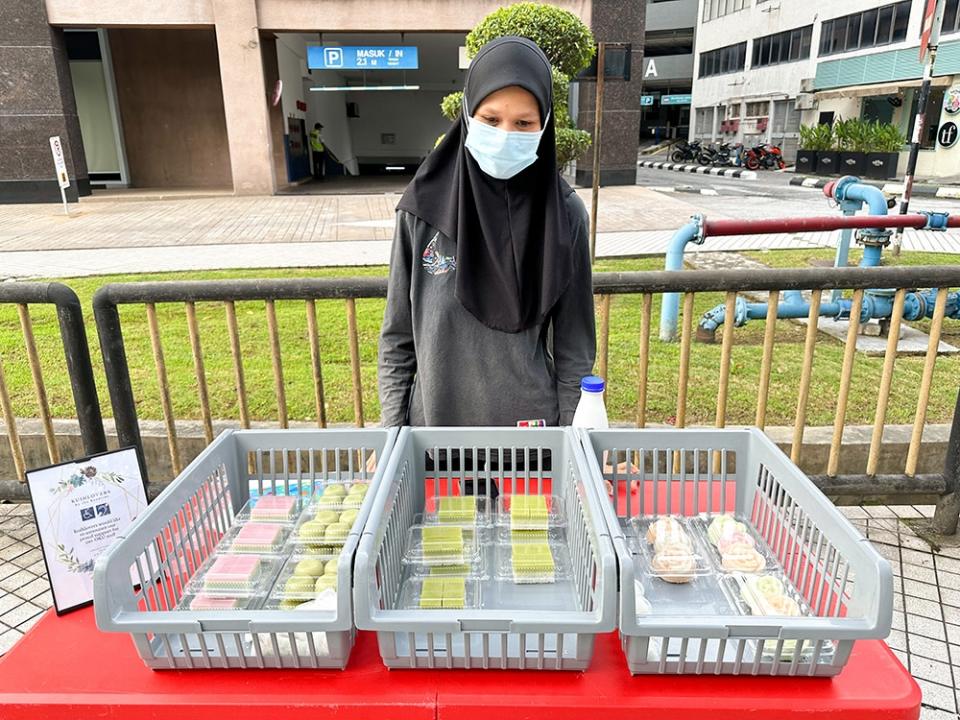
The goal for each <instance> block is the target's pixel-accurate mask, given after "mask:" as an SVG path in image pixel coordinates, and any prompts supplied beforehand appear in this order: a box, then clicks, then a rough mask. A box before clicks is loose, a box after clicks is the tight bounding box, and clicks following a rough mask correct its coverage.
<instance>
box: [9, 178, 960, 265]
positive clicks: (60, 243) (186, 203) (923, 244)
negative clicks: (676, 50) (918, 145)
mask: <svg viewBox="0 0 960 720" xmlns="http://www.w3.org/2000/svg"><path fill="white" fill-rule="evenodd" d="M578 192H579V193H580V195H581V197H582V198H583V199H584V201H585V203H586V204H587V206H588V207H589V205H590V194H589V190H580V191H578ZM798 192H801V191H798ZM398 199H399V195H398V194H396V193H387V194H382V195H370V194H367V195H339V196H331V195H306V196H274V197H255V198H247V197H233V196H231V195H225V194H217V193H213V194H210V195H207V196H202V197H196V196H191V195H188V194H180V195H178V194H172V195H171V194H163V195H150V194H135V195H129V196H123V195H118V194H111V195H107V196H94V197H93V198H91V199H84V200H83V201H82V202H81V203H79V205H75V206H73V207H72V208H71V215H70V216H69V217H65V216H64V215H63V213H62V210H61V208H60V206H59V205H2V206H0V280H2V279H8V278H36V277H47V278H53V277H79V276H88V275H103V274H113V273H134V272H145V271H151V272H164V271H178V270H208V269H221V268H284V267H307V266H309V267H318V266H348V265H382V264H386V263H387V262H388V260H389V252H390V238H391V237H392V233H393V215H394V207H395V205H396V202H397V200H398ZM691 200H692V198H691ZM695 202H696V201H695V200H693V201H690V200H688V199H686V198H683V199H681V198H680V197H678V196H676V195H673V194H665V193H662V192H657V191H655V190H652V189H650V188H645V187H639V186H628V187H612V188H603V189H602V190H601V193H600V201H599V211H598V214H599V216H600V222H599V225H598V228H597V255H598V257H603V258H610V257H628V256H641V255H660V254H663V253H664V252H665V251H666V249H667V245H668V243H669V241H670V238H671V236H672V235H673V231H674V230H675V229H676V228H677V227H679V226H680V225H682V224H683V223H684V222H686V220H687V219H688V218H689V217H690V216H691V215H693V214H695V213H697V212H698V210H699V206H698V205H697V204H695ZM814 212H817V213H819V214H824V215H828V214H831V213H832V212H834V211H832V210H831V209H830V208H829V207H828V206H827V205H826V204H825V203H824V204H822V206H817V208H816V210H814ZM731 213H733V214H738V213H737V207H736V206H735V205H731ZM747 214H749V213H747ZM729 216H730V213H723V212H716V211H711V213H710V217H712V218H718V217H729ZM834 242H835V241H834V239H833V236H832V234H831V233H815V234H808V235H789V234H779V235H765V236H733V237H725V238H712V239H708V241H707V243H706V244H705V245H702V246H697V247H691V248H690V251H691V252H727V251H735V250H761V249H768V250H771V249H772V250H777V249H786V248H794V249H796V248H811V247H823V246H832V245H833V243H834ZM264 245H269V246H270V249H269V251H265V249H264V247H263V246H264ZM905 248H906V249H907V250H925V251H940V252H954V253H960V232H955V231H951V232H947V233H920V232H917V231H913V230H909V231H907V232H906V234H905Z"/></svg>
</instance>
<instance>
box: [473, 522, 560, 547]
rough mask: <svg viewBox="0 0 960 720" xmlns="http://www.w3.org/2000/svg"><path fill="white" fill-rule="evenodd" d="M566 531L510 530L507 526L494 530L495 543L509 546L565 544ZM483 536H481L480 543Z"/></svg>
mask: <svg viewBox="0 0 960 720" xmlns="http://www.w3.org/2000/svg"><path fill="white" fill-rule="evenodd" d="M566 537H567V534H566V529H565V528H559V527H552V528H547V529H546V530H511V529H510V528H509V527H508V526H506V525H502V526H500V527H498V528H497V529H496V541H497V542H498V543H501V544H506V545H509V544H511V543H515V542H516V543H531V542H534V543H536V542H550V543H562V542H566ZM482 541H483V535H482V534H481V542H482Z"/></svg>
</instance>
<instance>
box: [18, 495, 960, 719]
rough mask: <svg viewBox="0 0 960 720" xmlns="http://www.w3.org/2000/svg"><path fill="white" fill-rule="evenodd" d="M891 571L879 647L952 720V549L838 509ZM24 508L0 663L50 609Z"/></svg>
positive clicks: (958, 570)
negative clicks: (887, 621) (884, 646)
mask: <svg viewBox="0 0 960 720" xmlns="http://www.w3.org/2000/svg"><path fill="white" fill-rule="evenodd" d="M841 510H842V512H843V513H844V514H845V515H846V516H847V517H848V518H850V520H851V521H852V522H853V524H854V525H855V526H856V527H857V529H858V530H859V531H860V532H862V533H864V534H865V535H867V537H869V538H870V539H871V540H872V541H873V543H874V545H875V547H876V548H877V550H878V551H879V553H880V554H881V555H883V556H884V557H885V558H887V560H889V561H890V564H891V566H892V568H893V574H894V578H893V579H894V613H893V628H894V629H893V631H892V632H891V633H890V637H889V638H888V640H887V642H888V643H889V645H890V647H891V648H892V649H893V651H894V653H896V655H897V657H899V658H900V660H901V662H903V663H904V665H905V666H907V668H908V669H909V670H910V672H911V673H912V674H913V676H914V677H915V678H916V680H917V682H918V683H919V684H920V686H921V688H922V690H923V710H922V712H921V716H920V717H921V719H922V720H946V719H947V718H951V719H952V720H956V717H957V715H956V712H957V704H958V702H960V691H958V690H957V682H958V680H960V548H944V549H942V550H939V551H937V552H934V551H932V550H931V549H930V546H929V545H927V544H926V542H924V541H923V540H921V539H920V538H919V537H918V536H917V535H916V534H915V533H914V532H913V530H912V529H911V527H910V525H909V524H908V523H910V522H911V521H912V520H914V519H919V518H922V517H925V516H929V515H930V513H932V512H933V508H932V506H924V507H913V506H898V507H882V506H881V507H865V508H859V507H849V508H841ZM52 602H53V601H52V598H51V596H50V590H49V585H48V582H47V578H46V574H45V572H44V565H43V558H42V556H41V554H40V549H39V541H38V539H37V534H36V526H35V525H34V522H33V516H32V514H31V512H30V506H29V505H0V655H2V654H3V653H5V652H6V651H7V650H9V649H10V648H11V647H12V646H13V644H14V643H15V642H17V641H18V640H19V639H20V638H21V637H22V636H23V634H24V633H25V632H26V631H27V630H29V629H30V628H31V627H33V625H35V624H36V623H37V622H38V621H39V620H40V617H41V616H42V614H43V612H44V611H45V610H46V609H47V608H49V607H50V606H51V604H52Z"/></svg>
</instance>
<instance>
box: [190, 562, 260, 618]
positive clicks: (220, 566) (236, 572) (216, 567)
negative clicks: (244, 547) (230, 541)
mask: <svg viewBox="0 0 960 720" xmlns="http://www.w3.org/2000/svg"><path fill="white" fill-rule="evenodd" d="M259 572H260V558H258V557H256V556H254V555H220V556H219V557H217V558H216V559H215V560H214V561H213V564H212V565H211V566H210V569H209V570H207V573H206V575H204V576H203V587H204V589H206V590H207V591H210V592H215V591H217V590H220V591H223V590H232V591H237V590H250V589H252V588H253V586H254V585H255V584H256V579H257V575H258V573H259ZM194 602H196V601H194ZM191 607H192V605H191Z"/></svg>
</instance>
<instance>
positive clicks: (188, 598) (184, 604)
mask: <svg viewBox="0 0 960 720" xmlns="http://www.w3.org/2000/svg"><path fill="white" fill-rule="evenodd" d="M262 600H263V598H262V597H255V596H253V595H234V596H232V597H229V596H224V595H213V594H211V593H206V592H199V593H187V594H186V595H184V596H183V597H182V598H180V602H179V603H177V609H178V610H190V611H192V612H222V611H224V610H255V609H256V608H257V607H259V605H260V603H261V601H262Z"/></svg>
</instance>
